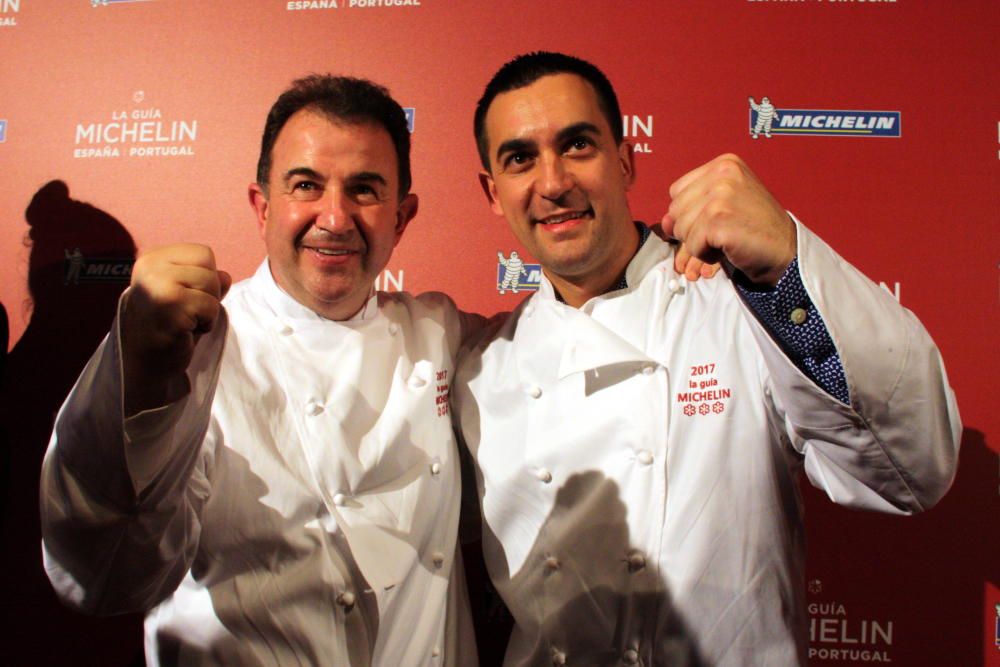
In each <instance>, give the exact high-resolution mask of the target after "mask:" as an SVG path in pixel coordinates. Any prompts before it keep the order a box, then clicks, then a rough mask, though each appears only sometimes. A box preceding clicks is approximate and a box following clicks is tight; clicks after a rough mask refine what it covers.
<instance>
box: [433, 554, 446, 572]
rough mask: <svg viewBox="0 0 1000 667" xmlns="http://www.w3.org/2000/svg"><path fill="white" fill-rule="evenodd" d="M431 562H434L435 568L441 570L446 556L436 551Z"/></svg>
mask: <svg viewBox="0 0 1000 667" xmlns="http://www.w3.org/2000/svg"><path fill="white" fill-rule="evenodd" d="M431 560H432V561H433V562H434V567H436V568H439V569H440V567H441V566H442V565H444V554H443V553H441V552H440V551H435V552H434V555H433V556H431Z"/></svg>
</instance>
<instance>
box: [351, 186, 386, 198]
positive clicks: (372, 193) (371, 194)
mask: <svg viewBox="0 0 1000 667" xmlns="http://www.w3.org/2000/svg"><path fill="white" fill-rule="evenodd" d="M351 191H352V192H353V193H354V196H355V197H358V198H359V199H364V200H366V201H367V200H371V199H378V198H379V195H378V190H376V189H375V188H374V187H373V186H371V185H368V184H367V183H358V184H357V185H355V186H354V187H353V188H351Z"/></svg>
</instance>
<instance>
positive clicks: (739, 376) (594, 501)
mask: <svg viewBox="0 0 1000 667" xmlns="http://www.w3.org/2000/svg"><path fill="white" fill-rule="evenodd" d="M796 224H797V225H798V257H799V266H800V271H801V276H802V279H803V282H804V285H805V287H806V289H807V291H808V293H809V295H810V297H811V298H812V300H813V302H814V303H815V305H816V306H817V308H818V310H819V312H820V313H821V315H822V317H823V319H824V321H825V323H826V326H827V328H828V330H829V332H830V335H831V337H832V339H833V341H834V344H835V345H836V348H837V351H838V353H839V355H840V359H841V361H842V363H843V366H844V372H845V374H846V379H847V385H848V388H849V390H850V396H851V405H844V404H843V403H841V402H840V401H838V400H837V399H835V398H833V397H832V396H830V395H829V394H827V393H826V392H825V391H823V390H822V389H821V388H820V387H818V386H817V385H816V384H814V383H813V382H812V381H811V380H810V379H809V378H807V377H806V376H805V375H804V374H803V373H802V372H801V371H800V370H799V369H798V368H797V367H796V366H795V364H793V363H792V362H791V361H790V360H789V359H788V358H787V357H786V356H785V354H784V353H783V352H782V350H781V349H780V347H779V346H778V345H777V344H776V343H775V342H774V340H772V338H771V337H770V336H769V335H768V333H767V332H766V330H765V329H764V328H763V327H762V326H761V325H760V324H759V322H758V321H757V320H756V319H755V317H754V315H753V314H752V311H750V310H749V308H748V307H747V306H746V305H745V304H744V303H743V302H742V301H741V299H740V297H739V296H738V294H737V291H736V290H735V289H734V287H733V285H732V283H731V282H730V280H729V279H728V278H725V277H723V276H720V277H719V278H716V279H714V280H701V281H698V282H695V283H687V282H685V281H684V280H683V278H682V276H680V275H678V274H677V273H675V271H674V269H673V257H672V255H673V251H672V250H671V247H670V246H669V245H668V244H666V243H664V242H663V241H661V240H660V239H659V238H657V237H655V236H651V237H650V238H649V239H648V240H647V241H646V242H645V244H644V245H643V246H642V248H641V249H640V250H639V251H638V253H637V255H636V256H635V257H634V258H633V260H632V261H631V263H630V264H629V265H628V268H627V270H626V280H627V283H628V285H629V287H628V288H627V289H624V290H619V291H615V292H612V293H609V294H606V295H604V296H600V297H596V298H593V299H591V300H590V301H588V302H587V303H586V304H584V305H583V307H581V308H580V309H579V310H577V309H574V308H571V307H569V306H567V305H565V304H563V303H561V302H559V301H558V300H556V298H555V293H554V290H553V288H552V285H551V283H549V282H548V280H543V281H542V284H541V286H540V289H539V290H538V292H537V293H536V294H535V295H533V296H532V297H531V298H530V299H529V300H527V301H525V302H524V303H522V304H521V306H520V307H519V308H518V309H517V310H516V311H515V313H514V314H513V316H512V317H511V318H510V319H509V320H508V321H507V322H506V323H505V324H503V325H502V326H500V327H499V328H496V327H494V330H493V331H492V332H488V335H486V336H485V337H484V338H483V339H482V340H481V341H479V342H478V343H476V344H473V346H472V347H471V349H469V350H467V351H465V352H463V354H462V356H461V357H460V361H459V371H458V375H457V376H456V382H455V385H454V387H453V407H454V408H455V411H456V414H455V416H456V419H457V421H458V423H459V425H460V429H461V432H462V435H463V437H464V439H465V442H466V444H467V445H468V447H469V450H470V452H471V453H472V455H473V458H474V459H475V461H476V464H477V465H476V468H477V471H476V474H477V483H478V487H479V488H478V490H479V494H480V498H481V501H482V518H483V544H484V552H485V558H486V563H487V567H488V569H489V572H490V576H491V578H492V580H493V582H494V584H495V585H496V587H497V590H498V591H499V593H500V595H501V596H502V597H503V599H504V601H505V602H506V603H507V605H508V607H509V608H510V610H511V613H512V615H513V617H514V620H515V629H514V633H513V636H512V638H511V642H510V645H509V647H508V651H507V656H506V663H505V664H506V665H508V666H513V665H547V664H554V665H561V664H566V665H616V664H627V665H631V664H642V665H698V664H708V665H793V664H803V665H804V664H805V663H806V658H805V651H806V632H805V630H806V620H807V618H806V612H805V599H804V597H805V596H804V591H803V588H804V586H803V579H804V573H803V569H804V563H803V561H804V548H803V529H802V517H801V508H800V499H799V496H798V490H797V485H796V480H797V474H798V472H799V470H801V469H802V468H804V469H805V472H806V475H807V476H808V478H809V480H810V481H811V482H812V483H813V484H814V485H816V486H817V487H819V488H821V489H823V490H824V491H825V492H826V493H827V494H828V495H829V497H830V498H831V499H832V500H834V501H835V502H837V503H840V504H843V505H848V506H851V507H857V508H865V509H872V510H879V511H884V512H894V513H900V514H910V513H913V512H917V511H920V510H922V509H925V508H927V507H929V506H930V505H932V504H933V503H934V502H935V501H937V500H938V498H940V497H941V495H942V494H943V493H944V492H945V491H946V490H947V488H948V487H949V485H950V483H951V480H952V478H953V475H954V470H955V463H956V457H957V447H958V442H959V434H960V429H961V426H960V424H959V419H958V412H957V408H956V405H955V402H954V398H953V394H952V392H951V390H950V388H949V387H948V384H947V379H946V377H945V373H944V369H943V366H942V364H941V359H940V357H939V355H938V352H937V349H936V348H935V347H934V344H933V342H932V341H931V340H930V338H929V337H928V335H927V333H926V332H925V331H924V329H923V328H922V326H921V325H920V323H919V322H918V321H917V319H916V318H915V317H914V316H913V314H912V313H910V312H909V311H907V310H905V309H904V308H902V307H901V306H900V305H899V304H898V303H897V302H896V301H895V300H894V299H893V298H892V296H891V295H889V294H888V292H886V291H885V290H882V289H880V288H879V287H877V286H876V285H874V284H873V283H871V282H870V281H869V280H867V279H866V278H865V277H864V276H862V275H861V274H860V273H859V272H858V271H857V270H855V269H854V268H853V267H851V266H850V265H848V264H847V263H846V262H845V261H844V260H843V259H841V258H840V257H839V256H837V255H836V254H835V253H834V252H833V251H832V250H831V249H830V248H829V247H828V246H827V245H826V244H825V243H823V242H822V241H821V240H820V239H819V238H817V237H816V236H815V235H814V234H812V233H811V232H810V231H809V230H808V229H806V228H805V227H803V226H802V225H801V224H799V223H798V222H797V221H796Z"/></svg>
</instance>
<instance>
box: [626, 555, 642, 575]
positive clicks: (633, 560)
mask: <svg viewBox="0 0 1000 667" xmlns="http://www.w3.org/2000/svg"><path fill="white" fill-rule="evenodd" d="M627 562H628V571H629V572H638V571H639V570H641V569H642V568H644V567H646V557H645V556H643V555H642V552H640V551H634V550H633V551H630V552H629V554H628V559H627Z"/></svg>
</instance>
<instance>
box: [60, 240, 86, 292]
mask: <svg viewBox="0 0 1000 667" xmlns="http://www.w3.org/2000/svg"><path fill="white" fill-rule="evenodd" d="M63 253H64V254H65V255H66V261H67V262H69V264H68V265H67V267H66V277H64V278H63V285H69V284H70V282H72V283H73V284H74V285H79V284H80V269H82V268H83V253H82V252H80V249H79V248H74V249H73V252H70V251H69V250H67V249H65V248H63Z"/></svg>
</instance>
